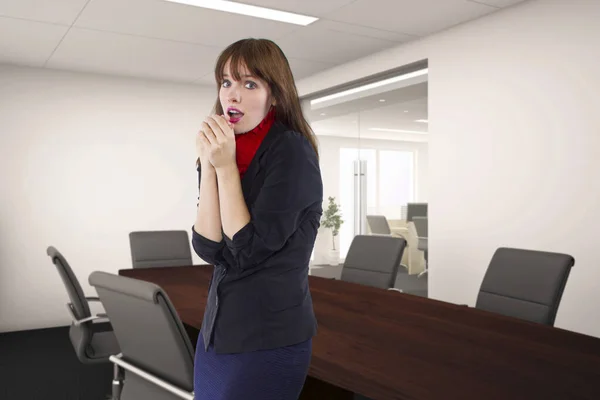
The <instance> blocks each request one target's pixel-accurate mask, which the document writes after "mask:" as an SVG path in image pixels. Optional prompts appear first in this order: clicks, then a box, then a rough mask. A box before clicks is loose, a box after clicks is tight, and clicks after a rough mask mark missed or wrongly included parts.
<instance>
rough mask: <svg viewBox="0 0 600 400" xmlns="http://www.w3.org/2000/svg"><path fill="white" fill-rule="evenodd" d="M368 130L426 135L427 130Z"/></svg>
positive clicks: (372, 129) (371, 129)
mask: <svg viewBox="0 0 600 400" xmlns="http://www.w3.org/2000/svg"><path fill="white" fill-rule="evenodd" d="M369 130H370V131H376V132H396V133H416V134H419V135H427V132H421V131H406V130H404V129H388V128H369Z"/></svg>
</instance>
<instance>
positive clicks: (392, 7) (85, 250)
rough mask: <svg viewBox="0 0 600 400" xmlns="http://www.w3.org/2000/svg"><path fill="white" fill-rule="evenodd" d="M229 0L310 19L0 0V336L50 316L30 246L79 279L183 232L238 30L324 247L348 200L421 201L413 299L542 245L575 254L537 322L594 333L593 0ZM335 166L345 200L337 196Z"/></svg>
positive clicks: (53, 283)
mask: <svg viewBox="0 0 600 400" xmlns="http://www.w3.org/2000/svg"><path fill="white" fill-rule="evenodd" d="M245 3H252V4H255V5H261V6H272V7H275V6H277V8H280V9H284V10H286V11H293V12H299V13H303V14H307V15H316V16H320V17H322V19H320V20H319V21H317V22H316V23H314V24H312V25H310V26H308V27H303V28H300V27H298V26H294V25H291V24H284V23H275V22H272V21H266V20H259V19H255V18H250V17H242V16H230V15H224V14H223V13H219V12H216V11H206V10H202V11H200V10H199V9H198V10H196V9H193V8H191V7H189V6H182V5H176V4H170V3H165V2H159V1H145V0H135V1H127V2H123V1H117V0H105V1H100V0H96V1H93V0H92V1H87V0H61V1H53V2H37V1H32V0H31V1H24V0H19V1H16V0H15V1H13V0H0V63H2V64H0V126H1V127H2V133H1V134H0V181H1V183H2V196H1V197H0V205H1V207H0V315H1V316H2V317H1V320H0V332H16V331H27V330H33V329H39V328H45V327H55V326H65V325H68V324H69V323H70V317H69V315H68V313H67V312H66V309H65V303H66V302H67V301H68V300H67V295H66V292H65V289H64V286H63V285H62V283H61V281H60V278H59V276H58V275H57V273H56V270H55V269H54V267H53V266H52V265H51V264H50V263H49V262H48V257H47V255H46V253H45V249H46V247H47V246H48V245H55V246H57V247H58V248H60V249H61V251H62V252H63V253H64V254H65V255H66V256H67V258H68V260H69V262H70V263H71V265H72V266H73V267H74V270H75V272H76V274H77V275H78V276H79V277H80V281H81V284H82V285H83V287H84V289H85V290H86V292H88V293H91V291H92V289H91V288H90V287H89V285H88V283H87V276H88V275H89V274H90V273H91V272H93V271H107V272H112V273H116V271H117V270H119V269H122V268H128V267H130V266H131V255H130V249H129V242H128V238H127V236H128V233H129V232H131V231H134V230H161V229H184V230H190V229H191V227H192V224H193V221H194V219H195V214H196V203H197V201H196V198H197V192H198V187H197V172H196V169H195V166H194V162H195V148H194V144H195V134H196V132H197V130H198V127H199V125H200V123H201V121H202V119H203V118H204V117H205V116H206V115H207V114H209V113H210V110H211V107H212V105H213V102H214V100H215V96H216V89H215V87H214V83H213V77H212V66H213V63H214V60H215V59H216V56H217V55H218V53H219V52H220V50H222V49H223V48H224V46H226V45H228V44H229V43H231V42H233V41H234V40H236V39H239V38H242V37H250V36H252V37H267V38H271V39H273V40H275V41H276V42H277V43H278V44H279V45H281V47H282V49H283V50H284V52H285V53H286V54H287V55H288V57H289V59H290V63H291V65H292V67H293V71H294V74H295V77H296V79H297V87H298V89H299V92H300V95H301V97H302V99H303V104H304V107H305V111H306V113H307V117H308V118H309V120H310V122H311V124H312V126H313V128H314V130H315V132H316V134H317V136H318V139H319V144H320V150H321V160H322V171H323V179H324V185H325V202H324V207H326V206H327V197H328V196H333V197H335V199H336V202H337V203H339V204H341V209H342V214H343V215H344V218H345V219H346V220H347V222H346V223H345V224H344V225H343V227H342V229H341V232H340V236H339V238H337V240H338V242H337V245H338V246H339V250H340V258H341V261H343V257H344V254H345V252H346V251H347V249H348V246H349V242H350V241H351V239H352V237H353V235H355V234H356V233H357V231H356V229H357V228H356V224H355V223H354V222H355V221H354V219H353V218H354V216H355V215H357V214H356V212H357V210H359V211H360V210H362V209H361V207H363V206H364V207H366V208H365V212H366V213H367V214H378V215H385V216H386V217H387V218H388V219H389V220H391V224H392V225H393V223H394V220H399V219H401V217H402V215H401V213H402V206H403V205H405V204H406V203H409V202H426V203H428V218H429V243H430V244H429V246H430V251H429V256H428V265H429V272H428V273H427V274H426V276H424V277H423V278H421V279H424V280H425V281H426V283H427V285H426V286H427V296H428V297H430V298H434V299H439V300H443V301H447V302H452V303H458V304H469V305H473V304H474V302H475V299H476V296H477V293H478V290H479V286H480V284H481V281H482V278H483V275H484V273H485V271H486V268H487V266H488V264H489V261H490V258H491V256H492V254H493V253H494V251H495V249H496V248H498V247H501V246H508V247H518V248H529V249H537V250H546V251H555V252H564V253H568V254H571V255H573V256H574V258H575V260H576V263H575V266H574V268H573V270H572V272H571V275H570V277H569V281H568V284H567V286H566V289H565V291H564V296H563V298H562V302H561V305H560V309H559V311H558V314H557V318H556V324H555V325H556V327H559V328H562V329H567V330H571V331H575V332H580V333H584V334H587V335H591V336H596V337H600V319H598V318H597V316H598V315H600V294H599V292H598V290H597V288H596V285H597V282H598V281H599V280H600V270H599V269H598V265H600V253H599V252H598V251H597V249H596V243H595V236H596V235H595V233H596V231H597V225H598V222H599V221H600V208H599V207H598V202H599V200H600V172H599V171H600V135H599V130H600V116H599V115H600V114H599V113H598V112H597V110H598V109H600V100H599V97H598V93H599V92H600V78H599V77H598V73H597V72H598V71H599V70H600V55H599V53H598V48H600V24H598V21H600V2H597V1H595V0H568V1H567V0H529V1H518V0H482V1H468V0H447V1H446V0H444V1H440V0H418V1H417V0H402V1H397V0H369V1H366V0H358V1H350V0H335V1H326V2H324V1H321V2H312V1H311V2H308V1H306V2H305V1H303V2H293V1H283V2H282V1H277V2H274V1H268V0H262V1H259V0H253V1H246V2H245ZM225 23H227V26H226V27H224V26H223V24H225ZM423 66H425V68H427V73H426V74H425V75H420V76H417V77H414V78H411V79H410V80H409V81H402V82H400V83H399V84H398V83H397V84H394V85H390V86H389V87H385V86H384V87H379V88H375V89H372V90H369V91H366V92H364V93H359V94H358V95H350V96H347V97H346V98H338V99H334V100H330V101H329V102H327V101H325V102H322V103H317V104H311V100H314V99H315V98H318V97H322V96H321V94H323V95H326V94H331V93H335V92H336V90H337V89H336V88H344V87H359V86H361V85H362V83H361V82H363V81H364V80H365V79H371V80H373V79H375V78H376V77H377V76H378V75H380V74H383V75H385V74H386V73H388V74H389V71H397V72H398V74H401V73H406V71H405V70H403V68H412V69H413V70H414V71H416V70H420V69H422V67H423ZM383 75H382V76H383ZM381 79H383V78H381ZM340 90H342V89H339V90H337V91H338V92H339V91H340ZM357 160H358V161H360V160H365V161H366V165H367V171H368V173H367V179H368V185H367V188H366V195H365V196H366V205H364V204H363V205H359V204H357V203H356V202H355V201H354V199H355V198H356V197H355V193H354V192H353V186H352V182H353V179H354V178H353V172H354V165H355V163H354V162H355V161H357ZM358 229H360V228H358ZM329 235H330V233H329V231H328V230H326V229H323V228H322V229H321V230H320V233H319V238H318V239H317V244H316V247H315V252H314V255H313V267H314V271H313V272H315V273H318V272H317V271H319V270H321V271H322V270H326V269H327V268H328V266H327V265H326V264H327V263H328V261H327V257H328V255H327V252H328V250H329V246H330V241H331V238H330V236H329ZM194 257H195V259H194V261H195V262H196V263H202V260H200V259H198V258H197V257H196V255H194Z"/></svg>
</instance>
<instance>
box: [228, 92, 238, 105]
mask: <svg viewBox="0 0 600 400" xmlns="http://www.w3.org/2000/svg"><path fill="white" fill-rule="evenodd" d="M228 97H229V101H231V102H235V103H239V102H240V100H241V98H240V91H239V90H238V89H236V88H231V90H230V91H229V93H228Z"/></svg>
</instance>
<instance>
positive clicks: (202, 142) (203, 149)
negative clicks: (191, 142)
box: [196, 130, 213, 171]
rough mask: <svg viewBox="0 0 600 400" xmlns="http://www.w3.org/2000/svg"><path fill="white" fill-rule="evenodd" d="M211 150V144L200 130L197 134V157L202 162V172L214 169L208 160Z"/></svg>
mask: <svg viewBox="0 0 600 400" xmlns="http://www.w3.org/2000/svg"><path fill="white" fill-rule="evenodd" d="M209 148H210V142H209V141H208V139H206V137H205V136H204V133H203V132H202V131H201V130H200V131H198V133H197V134H196V155H197V156H198V159H199V160H200V165H201V167H202V170H203V171H204V170H206V169H207V168H213V166H212V164H211V163H210V160H209V158H208V152H209Z"/></svg>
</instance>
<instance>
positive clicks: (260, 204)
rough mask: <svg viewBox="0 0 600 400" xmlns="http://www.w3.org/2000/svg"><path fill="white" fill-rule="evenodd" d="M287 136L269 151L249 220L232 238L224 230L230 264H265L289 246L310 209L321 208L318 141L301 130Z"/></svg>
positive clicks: (231, 265) (243, 268) (232, 266)
mask: <svg viewBox="0 0 600 400" xmlns="http://www.w3.org/2000/svg"><path fill="white" fill-rule="evenodd" d="M282 136H283V137H282V138H281V139H280V140H279V141H278V142H277V143H274V145H273V147H274V149H273V151H271V152H270V153H271V154H268V155H267V157H269V158H268V159H267V160H266V162H267V165H266V168H267V171H266V173H265V180H264V183H263V185H262V187H261V189H260V192H259V194H258V196H257V198H256V201H255V202H254V204H253V205H252V206H251V209H250V210H249V212H250V222H249V223H248V224H246V225H245V226H244V227H243V228H242V229H240V230H239V231H238V232H237V233H236V234H235V235H234V236H233V238H231V239H230V238H228V237H227V236H226V235H223V238H224V241H225V244H226V249H225V251H224V253H223V254H224V258H225V260H226V261H227V266H228V267H231V268H236V269H239V270H246V269H251V268H257V267H260V265H261V263H262V262H263V261H264V260H266V259H267V258H269V257H270V256H271V255H273V254H274V253H276V252H278V251H279V250H281V249H282V248H283V247H284V245H285V244H286V242H287V241H288V239H289V238H290V236H292V235H293V234H294V232H296V230H297V229H298V227H299V226H300V224H301V223H302V222H303V219H304V218H305V217H306V216H307V214H308V213H310V212H311V210H317V208H316V207H314V206H315V205H318V207H319V208H318V209H320V207H321V203H322V202H323V183H322V180H321V171H320V168H319V162H318V159H317V155H316V153H315V151H314V149H313V147H312V146H311V144H310V143H309V141H308V140H307V139H306V138H305V137H304V136H302V135H301V134H299V133H296V132H285V133H284V134H282ZM315 212H316V211H315Z"/></svg>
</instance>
